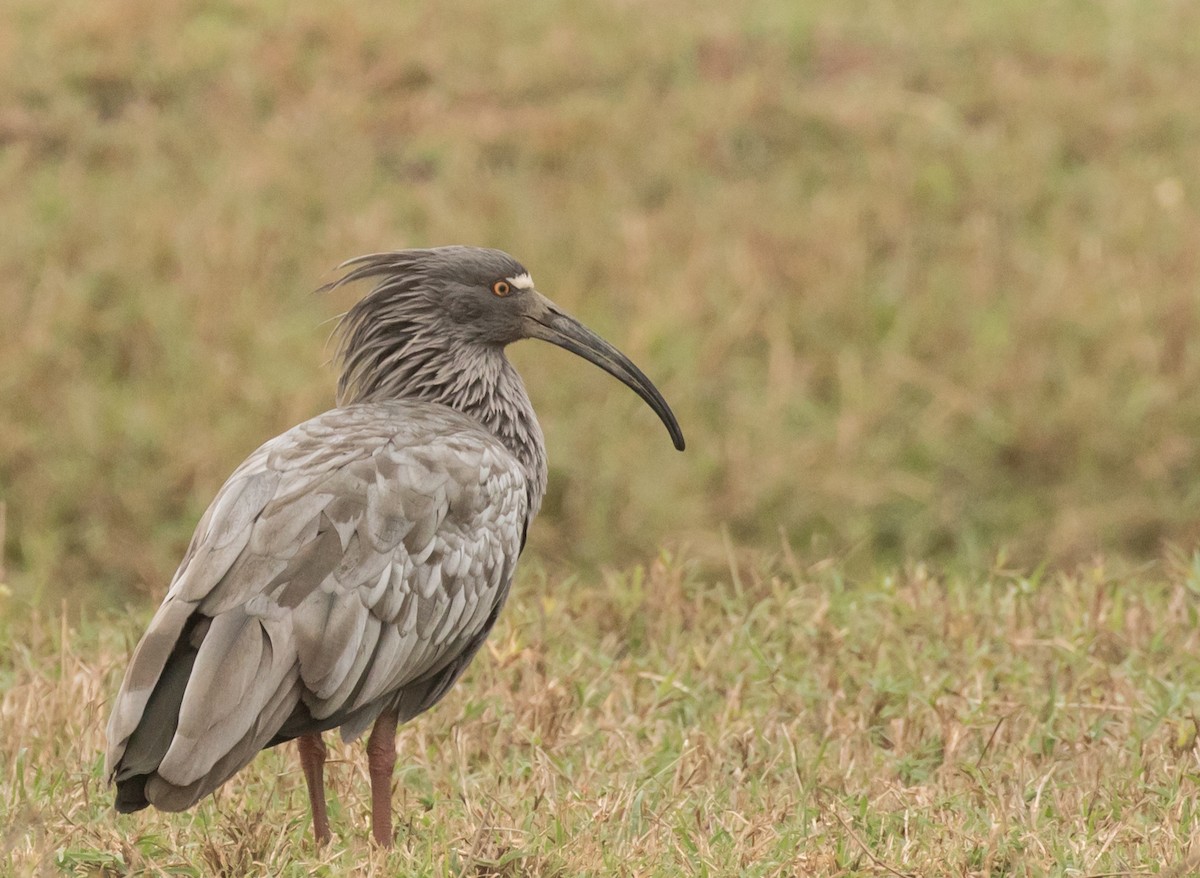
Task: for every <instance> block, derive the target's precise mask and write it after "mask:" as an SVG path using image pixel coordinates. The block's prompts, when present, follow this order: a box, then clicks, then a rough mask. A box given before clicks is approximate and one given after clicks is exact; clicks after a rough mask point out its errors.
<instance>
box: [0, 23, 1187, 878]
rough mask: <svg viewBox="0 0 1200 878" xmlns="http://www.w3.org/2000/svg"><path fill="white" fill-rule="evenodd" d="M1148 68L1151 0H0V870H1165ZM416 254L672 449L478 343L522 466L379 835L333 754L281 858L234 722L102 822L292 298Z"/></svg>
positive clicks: (1163, 653) (317, 396) (1176, 313)
mask: <svg viewBox="0 0 1200 878" xmlns="http://www.w3.org/2000/svg"><path fill="white" fill-rule="evenodd" d="M1197 81H1200V6H1196V5H1195V4H1188V3H1163V4H1156V5H1154V7H1153V8H1152V9H1151V8H1149V7H1146V6H1145V5H1144V4H1137V3H1135V2H1133V0H1111V2H1108V3H1104V4H1098V3H1083V2H1059V3H1042V4H1034V3H1024V2H1020V0H997V2H982V0H979V2H966V3H957V4H947V3H940V2H933V0H916V2H912V3H905V4H901V5H897V4H893V3H885V2H882V0H859V2H852V3H829V2H814V3H802V4H801V3H795V2H791V0H762V2H758V3H754V4H728V3H717V2H715V0H698V2H684V0H661V2H656V3H650V4H647V3H636V2H623V3H608V2H600V0H574V2H571V3H568V4H551V3H545V2H542V3H537V2H534V3H522V4H512V3H494V2H488V0H451V2H449V3H442V4H438V5H436V6H433V5H420V4H395V3H387V2H383V0H365V2H360V3H356V4H354V5H353V7H352V8H345V9H344V8H334V7H333V6H331V5H329V4H327V3H322V2H318V0H296V2H288V3H283V2H279V0H263V2H255V3H249V2H244V0H221V2H199V0H185V2H179V3H171V4H162V3H156V2H151V0H103V2H98V3H97V2H83V0H64V2H60V3H55V4H47V3H43V2H38V0H9V2H7V3H6V4H4V7H3V10H2V11H0V83H3V84H4V87H3V89H2V90H0V229H2V230H3V233H2V234H0V412H2V416H0V871H3V870H5V869H7V870H8V871H9V872H13V873H14V874H24V873H27V872H31V871H32V872H47V871H48V872H51V873H54V872H63V871H65V872H69V873H80V874H98V873H99V874H103V873H106V872H107V873H109V874H116V873H123V872H125V871H127V870H134V871H137V870H141V871H142V872H143V873H149V874H154V873H157V872H170V871H180V872H183V873H192V874H210V873H223V874H228V875H234V874H242V873H244V872H245V871H247V870H248V869H250V868H251V867H252V866H253V867H254V868H261V869H266V870H268V871H270V872H271V873H275V872H278V873H280V874H288V875H291V874H296V875H299V874H330V875H333V874H342V873H344V872H348V871H355V870H360V871H365V872H368V873H371V872H376V873H380V874H393V873H395V872H397V871H401V872H410V871H416V872H418V873H420V872H422V871H423V872H426V873H429V874H439V875H440V874H446V875H451V874H480V875H483V874H508V875H515V874H535V875H551V874H554V875H563V876H566V875H576V874H597V875H598V874H608V873H613V872H616V873H623V874H631V875H632V874H664V875H665V874H681V873H688V874H696V873H700V874H702V873H705V872H707V873H708V874H711V875H724V874H739V873H742V874H751V875H752V874H796V873H801V874H817V875H824V874H830V875H838V874H841V875H853V874H872V875H875V874H885V873H888V872H889V871H895V872H901V873H905V874H909V873H911V874H920V875H939V874H953V875H986V876H989V878H990V876H1000V875H1043V874H1044V875H1062V876H1070V878H1079V876H1082V875H1116V874H1123V875H1124V874H1130V875H1134V874H1177V875H1183V874H1187V873H1188V871H1189V870H1192V871H1195V870H1196V869H1197V868H1198V867H1197V866H1196V862H1197V861H1196V859H1195V858H1196V857H1197V855H1200V851H1197V850H1196V849H1195V844H1194V842H1193V838H1195V837H1200V836H1198V835H1197V825H1196V818H1195V816H1194V813H1193V805H1192V802H1193V800H1194V799H1195V794H1196V789H1195V786H1196V776H1197V755H1196V754H1197V751H1196V747H1195V740H1196V733H1197V728H1196V723H1197V718H1196V697H1195V694H1194V693H1195V692H1196V691H1197V683H1198V682H1200V681H1198V680H1197V676H1198V675H1200V667H1198V664H1197V662H1196V661H1195V660H1194V656H1195V654H1196V643H1195V638H1196V635H1195V634H1194V630H1195V621H1196V619H1195V616H1196V612H1197V604H1196V602H1197V595H1198V594H1200V584H1198V583H1200V574H1198V573H1197V571H1196V565H1195V563H1194V562H1193V561H1192V560H1190V554H1191V550H1192V547H1194V546H1196V544H1197V541H1198V539H1200V524H1198V523H1200V394H1197V392H1196V388H1197V387H1198V386H1200V295H1198V293H1200V287H1198V282H1197V278H1198V277H1200V257H1198V255H1197V254H1200V115H1197V113H1196V109H1195V98H1194V94H1195V86H1194V84H1195V83H1196V82H1197ZM450 242H466V243H477V244H485V245H493V246H499V247H502V248H504V249H506V250H509V251H511V252H513V253H514V254H516V255H517V256H518V257H519V258H520V259H521V260H522V261H524V262H525V264H526V265H527V266H528V267H529V268H530V269H531V271H532V273H533V275H534V277H535V278H536V279H537V280H538V284H539V286H540V287H541V288H542V289H544V290H545V291H546V292H547V293H549V294H551V295H552V296H553V297H554V298H555V300H556V301H557V302H558V303H559V304H561V305H562V306H564V307H565V308H566V309H567V310H570V311H572V312H574V313H575V314H577V315H578V316H580V317H581V318H583V319H584V321H585V322H587V323H588V324H590V325H591V326H593V327H594V328H595V329H597V330H598V331H600V332H601V333H602V334H604V335H605V336H606V337H608V338H609V339H610V340H612V341H613V342H614V343H616V344H617V345H618V346H619V347H621V348H622V349H623V350H625V351H626V352H627V353H629V354H630V355H631V356H632V358H633V359H634V360H635V361H636V362H638V363H639V364H640V365H641V366H642V367H643V368H644V369H645V371H646V372H647V373H648V374H650V375H651V376H652V377H653V378H654V379H655V380H656V382H657V383H658V384H659V386H660V387H661V388H662V390H663V392H664V394H665V395H666V397H667V398H668V399H669V400H670V401H671V403H672V405H673V406H674V408H675V410H676V412H677V414H678V415H679V418H680V421H681V422H682V424H683V427H684V431H685V433H686V435H687V438H688V444H689V448H688V452H687V453H686V455H682V456H681V455H677V454H675V453H674V452H672V451H671V449H670V446H669V443H668V442H667V440H666V437H665V436H664V435H663V433H662V430H661V428H660V426H659V425H658V424H657V423H656V422H655V420H654V418H653V416H652V415H651V414H650V412H649V411H647V410H646V409H645V407H644V406H642V405H641V404H640V403H639V402H638V400H637V399H636V398H635V397H634V396H633V395H632V394H630V393H628V392H626V391H624V390H623V389H621V388H620V387H619V386H617V385H615V384H614V383H613V382H612V381H611V380H610V379H608V378H607V377H606V376H603V375H601V374H600V373H599V372H598V371H596V370H593V369H589V368H587V367H586V366H584V365H583V364H582V363H581V362H578V361H574V360H572V359H571V358H570V357H569V356H568V355H567V354H565V353H564V352H562V351H559V350H554V349H551V348H549V347H548V346H544V345H543V346H538V345H535V344H532V343H530V344H527V345H519V346H516V347H515V348H514V350H513V357H514V359H515V360H516V361H517V362H518V364H519V366H520V367H521V369H522V371H523V374H524V375H525V376H526V378H527V383H528V385H529V387H530V391H531V395H532V397H533V399H534V401H535V404H536V405H537V407H538V411H539V413H540V415H541V418H542V422H543V425H544V427H545V430H546V434H547V439H548V445H549V450H550V454H551V484H550V493H549V496H548V497H547V500H546V503H545V505H544V507H543V512H542V515H541V517H540V518H539V520H538V521H537V522H536V524H535V525H534V527H533V528H531V532H530V544H529V548H528V551H527V553H526V560H525V561H523V564H524V570H523V571H522V578H521V582H520V584H519V588H518V592H519V593H518V596H517V597H516V599H514V601H513V602H512V604H511V606H510V608H509V609H508V610H507V611H506V615H505V616H504V618H502V620H501V624H500V628H499V630H498V631H497V632H496V634H495V636H494V637H493V638H492V640H491V641H490V646H489V650H490V655H484V656H483V657H482V659H481V661H479V662H478V663H477V664H476V665H475V666H474V667H473V669H472V670H471V672H470V674H469V676H468V678H467V679H466V680H465V681H464V682H463V683H462V684H461V685H460V686H459V687H458V688H457V689H456V690H455V692H454V693H453V694H452V695H451V697H450V698H449V699H448V701H447V702H446V703H445V704H444V705H442V706H441V707H440V708H439V709H438V710H437V711H435V712H434V713H433V714H431V715H429V716H427V717H424V718H422V719H421V720H419V721H418V722H416V723H414V724H412V725H411V726H409V727H407V728H406V729H405V730H404V731H403V733H402V735H401V742H400V749H401V753H402V754H403V764H404V767H403V769H402V770H401V771H399V772H398V775H397V791H396V799H397V805H398V810H399V813H400V815H401V818H402V820H403V821H404V825H403V826H402V827H401V831H400V847H399V850H398V851H397V852H396V853H395V854H393V855H391V857H390V858H388V857H384V856H382V855H379V854H375V853H372V852H371V851H370V849H369V846H368V845H367V844H366V840H365V839H366V821H365V819H364V814H365V808H366V805H365V800H364V794H365V790H366V786H365V777H364V766H363V760H362V758H361V753H359V752H358V750H356V749H346V750H339V751H338V753H339V761H338V762H337V763H336V764H335V765H334V766H333V768H332V771H331V774H332V780H331V782H332V787H333V792H334V797H335V799H336V801H337V803H338V804H337V805H336V806H335V810H334V828H335V831H336V832H338V833H340V835H338V836H337V838H336V841H335V844H334V846H333V848H332V849H331V850H330V851H329V852H328V853H327V854H322V855H317V854H315V853H314V852H313V851H312V850H311V849H310V848H309V847H307V846H306V843H305V841H304V839H305V833H306V828H307V817H306V816H305V814H306V812H305V802H304V794H303V792H302V784H301V782H300V777H299V774H298V772H297V770H296V765H295V763H294V760H293V758H292V755H291V754H288V753H283V752H272V753H268V754H266V755H264V756H262V757H260V758H259V760H258V761H256V763H255V764H254V766H253V767H252V769H251V770H249V771H247V772H245V773H244V774H242V775H240V776H239V778H238V779H237V780H236V781H235V782H234V783H232V784H231V785H230V786H228V787H227V788H225V789H224V790H223V791H221V792H220V793H219V794H218V796H217V797H216V798H215V799H214V800H211V801H208V802H206V803H205V804H204V805H202V806H201V807H200V808H199V809H198V810H197V811H195V812H194V813H192V814H189V815H184V816H181V817H167V816H163V815H140V816H138V817H135V818H128V819H126V818H121V819H116V818H115V817H114V815H113V814H112V812H111V810H110V809H109V804H108V798H107V793H106V791H105V790H103V789H102V785H101V784H100V779H99V763H98V758H99V757H98V755H97V754H98V752H99V750H100V738H99V736H100V733H101V727H102V724H103V720H104V717H105V716H106V712H107V699H108V698H110V697H111V694H112V692H113V691H114V689H115V686H116V676H117V674H118V673H119V670H120V668H121V667H122V666H123V663H124V662H125V660H126V659H127V656H128V654H129V651H130V648H131V646H132V643H133V642H134V641H135V639H136V638H137V636H138V635H139V633H140V631H141V625H142V624H143V623H144V621H145V620H146V619H147V618H148V615H149V613H150V610H151V608H152V606H153V605H154V604H155V603H156V602H157V599H158V598H159V597H160V596H161V594H162V592H163V590H164V587H165V583H166V582H167V580H168V579H169V577H170V575H171V572H172V570H173V569H174V566H175V564H176V563H177V562H178V559H179V557H180V555H181V554H182V552H183V549H184V547H185V545H186V543H187V541H188V539H189V537H190V535H191V532H192V528H193V527H194V525H195V522H196V520H197V519H198V517H199V515H200V513H201V511H202V510H203V508H204V507H205V505H206V504H207V503H208V501H209V500H210V498H211V497H212V495H213V493H214V492H215V491H216V489H217V487H218V486H219V485H220V484H221V482H222V481H223V480H224V478H225V477H226V476H227V475H228V473H229V472H230V471H231V470H232V469H233V468H234V467H235V466H236V465H237V463H238V462H239V461H240V460H241V459H242V458H243V457H244V456H245V455H246V454H247V453H248V452H249V451H250V450H251V449H252V448H254V447H255V446H257V445H258V444H259V443H260V442H261V441H262V440H263V439H265V438H267V437H269V436H271V435H274V434H276V433H278V432H280V431H281V430H283V429H285V428H287V427H288V426H290V425H292V424H294V423H296V422H298V421H300V420H302V419H304V418H305V417H308V416H310V415H312V414H315V413H317V412H319V411H321V410H323V409H324V408H326V407H328V406H329V405H330V404H331V402H332V395H333V394H332V387H333V376H332V374H331V369H330V368H329V367H328V364H327V360H328V358H329V355H330V352H331V348H330V347H329V346H328V345H327V344H326V335H327V332H328V324H327V321H328V320H329V318H331V317H332V316H333V315H335V314H337V313H338V312H339V311H340V310H342V309H343V308H344V307H345V306H346V305H347V304H348V303H349V302H350V301H352V299H353V296H354V295H356V294H357V293H356V291H353V290H343V291H339V292H338V293H337V294H335V295H333V296H331V297H329V298H322V297H318V296H314V295H311V294H310V292H309V291H311V290H312V289H314V288H315V287H316V286H317V285H318V284H319V283H320V282H322V281H323V280H327V279H328V278H329V273H328V272H329V270H330V269H331V268H332V267H333V266H334V265H336V264H337V263H338V262H340V261H341V260H343V259H345V258H347V257H350V256H353V255H357V254H359V253H364V252H370V251H375V250H380V249H387V248H392V247H400V246H421V245H427V244H440V243H450ZM781 546H787V547H789V548H788V549H787V550H786V551H785V550H782V549H781V548H780V547H781ZM1172 547H1183V548H1180V549H1174V548H1172ZM655 558H657V559H659V560H657V561H654V562H653V563H650V562H648V561H647V559H655ZM731 558H732V559H734V560H733V561H732V562H731V561H730V559H731ZM997 558H1001V559H1005V560H1003V561H1002V562H998V561H997V560H996V559H997ZM1097 559H1101V560H1097ZM1033 571H1040V572H1038V573H1034V572H1033ZM1156 870H1157V871H1156ZM1172 870H1175V871H1174V872H1172Z"/></svg>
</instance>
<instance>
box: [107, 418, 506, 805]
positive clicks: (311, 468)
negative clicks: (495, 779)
mask: <svg viewBox="0 0 1200 878" xmlns="http://www.w3.org/2000/svg"><path fill="white" fill-rule="evenodd" d="M527 509H528V502H527V496H526V486H525V478H524V475H523V473H522V471H521V467H520V465H519V464H518V463H517V461H516V460H515V458H513V457H512V455H511V454H510V453H509V452H508V451H507V450H506V449H505V448H504V447H503V445H501V444H500V443H499V441H498V440H496V439H495V438H494V437H493V436H491V435H490V434H489V433H487V432H486V431H485V430H483V428H481V427H480V426H478V425H477V424H476V423H475V422H474V421H472V420H470V419H469V418H466V417H464V416H461V415H458V414H456V413H454V412H451V411H450V410H448V409H445V408H442V407H439V406H432V405H427V404H423V403H412V402H410V403H404V402H389V403H372V404H363V405H355V406H350V407H347V408H343V409H335V410H333V411H331V412H327V413H325V414H324V415H321V416H319V417H317V418H314V419H313V420H311V421H308V422H306V423H304V424H301V425H300V426H298V427H296V428H294V429H292V430H290V431H288V432H287V433H285V434H283V435H282V436H280V437H278V438H276V439H274V440H272V441H271V442H269V443H267V444H266V445H264V446H263V447H262V448H260V449H259V450H258V451H256V452H255V453H254V454H253V455H251V457H250V458H249V459H248V460H247V461H246V462H245V463H244V464H243V465H242V466H241V467H240V468H239V469H238V470H237V471H236V472H235V473H234V474H233V475H232V476H231V477H230V479H229V481H228V482H226V484H225V485H224V487H222V489H221V490H220V492H219V493H218V494H217V496H216V498H215V499H214V500H213V502H212V505H211V506H210V507H209V509H208V511H207V512H206V513H205V515H204V517H203V518H202V520H201V522H200V524H199V526H198V527H197V530H196V535H195V536H194V537H193V539H192V544H191V546H190V548H189V549H188V552H187V555H186V556H185V557H184V560H183V562H182V564H181V565H180V567H179V570H178V571H177V573H176V575H175V579H174V580H173V582H172V584H171V587H170V590H169V591H168V593H167V597H166V599H165V600H164V601H163V604H162V606H161V607H160V608H159V610H158V612H157V613H156V614H155V616H154V618H153V619H152V620H151V623H150V626H149V628H148V630H147V631H146V634H145V635H144V636H143V638H142V640H141V642H140V643H139V644H138V647H137V649H136V650H135V652H134V655H133V659H132V661H131V663H130V666H129V669H128V670H127V672H126V675H125V679H124V682H123V683H122V685H121V690H120V692H119V693H118V695H117V699H116V702H115V703H114V707H113V712H112V717H111V719H110V721H109V727H108V741H109V748H108V766H109V772H110V778H111V779H112V780H114V781H115V782H116V783H117V789H118V792H117V807H118V809H119V810H126V811H129V810H137V809H138V808H142V807H145V806H146V805H147V804H154V805H156V806H157V807H159V808H162V809H164V810H182V809H184V808H187V807H190V806H191V805H192V804H194V803H195V802H196V801H198V800H199V799H200V798H202V797H203V796H204V795H206V794H207V793H209V792H211V791H212V790H214V789H216V787H218V786H219V785H220V784H221V783H223V782H224V781H225V780H227V779H228V778H229V777H230V776H232V775H233V774H234V773H235V772H236V771H238V770H239V769H240V768H241V767H243V766H244V765H245V764H246V763H248V762H249V761H250V760H251V759H252V758H253V757H254V755H255V753H257V752H258V751H259V750H260V749H262V748H263V747H265V746H270V745H272V744H276V743H280V742H281V741H285V740H289V739H291V738H294V737H297V736H299V735H302V734H307V733H310V732H314V731H320V730H324V729H330V728H334V727H338V726H341V727H342V733H343V735H344V736H345V737H347V738H353V737H355V736H357V735H358V734H360V733H361V732H362V731H363V730H364V729H365V728H366V727H368V726H369V725H370V724H371V722H373V721H374V719H375V718H376V717H377V716H378V715H379V713H380V712H381V711H382V710H383V709H384V708H386V707H388V706H389V705H396V706H398V708H399V710H400V713H401V717H402V719H407V718H410V717H412V716H414V715H416V714H417V713H420V712H421V711H423V710H425V709H427V708H428V707H430V706H431V705H432V704H433V703H435V702H436V701H437V700H438V699H439V698H441V696H442V695H444V694H445V692H446V690H447V689H448V688H449V686H450V685H451V684H452V683H453V682H454V680H455V679H456V678H457V677H458V675H459V674H460V673H461V672H462V670H463V669H464V668H465V667H466V665H467V664H468V663H469V661H470V659H471V658H472V657H473V656H474V654H475V652H476V651H477V650H478V649H479V646H480V645H481V644H482V642H483V640H484V638H485V637H486V636H487V633H488V631H489V630H490V628H491V625H492V623H493V622H494V621H495V618H496V614H497V613H498V611H499V609H500V606H501V605H502V604H503V601H504V599H505V597H506V596H507V592H508V587H509V584H510V583H511V579H512V572H513V567H514V564H515V562H516V558H517V555H518V554H519V552H520V548H521V539H522V534H523V530H524V526H525V518H526V514H527Z"/></svg>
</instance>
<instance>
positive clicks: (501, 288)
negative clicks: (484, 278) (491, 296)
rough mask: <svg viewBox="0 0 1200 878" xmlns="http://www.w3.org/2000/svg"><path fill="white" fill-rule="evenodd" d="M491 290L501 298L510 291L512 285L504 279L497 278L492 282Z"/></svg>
mask: <svg viewBox="0 0 1200 878" xmlns="http://www.w3.org/2000/svg"><path fill="white" fill-rule="evenodd" d="M492 292H493V293H495V294H496V295H497V296H499V297H500V298H502V299H503V298H504V297H505V296H507V295H508V294H509V293H511V292H512V285H511V284H510V283H509V282H508V281H506V280H498V281H496V282H495V283H494V284H492Z"/></svg>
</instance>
